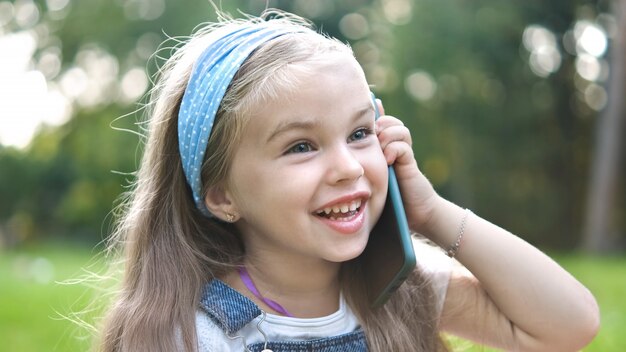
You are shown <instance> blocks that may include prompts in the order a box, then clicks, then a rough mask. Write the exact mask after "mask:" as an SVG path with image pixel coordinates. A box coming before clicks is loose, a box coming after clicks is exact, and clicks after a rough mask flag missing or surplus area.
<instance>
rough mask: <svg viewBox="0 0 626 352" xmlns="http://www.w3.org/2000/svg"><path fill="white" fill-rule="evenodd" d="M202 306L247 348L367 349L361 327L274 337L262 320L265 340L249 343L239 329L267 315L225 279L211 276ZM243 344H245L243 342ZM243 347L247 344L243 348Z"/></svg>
mask: <svg viewBox="0 0 626 352" xmlns="http://www.w3.org/2000/svg"><path fill="white" fill-rule="evenodd" d="M200 307H201V308H202V310H204V312H206V314H207V315H208V316H209V317H210V318H211V320H212V321H213V322H214V323H215V324H216V325H217V326H218V327H219V328H220V329H222V331H224V333H225V334H226V336H228V337H229V338H231V339H235V338H241V339H242V342H243V344H244V345H245V346H246V351H252V352H262V351H265V350H269V351H273V352H308V351H319V352H366V351H367V343H366V341H365V334H364V333H363V330H361V329H360V328H359V329H357V330H355V331H353V332H351V333H347V334H343V335H339V336H331V337H324V338H319V339H313V340H307V341H272V340H271V339H268V337H267V336H266V335H265V333H264V332H263V330H262V328H263V327H262V322H263V320H261V321H260V322H259V323H258V324H257V329H258V330H259V332H260V333H261V334H262V335H263V336H264V337H265V342H260V343H254V344H250V345H247V344H245V339H243V337H242V336H240V335H238V334H237V332H238V331H239V330H240V329H242V328H243V327H244V326H246V325H247V324H248V323H250V322H252V321H253V320H254V319H255V318H257V317H258V316H260V315H263V316H265V312H263V311H262V310H261V309H260V308H259V307H258V306H257V305H256V304H254V302H252V301H251V300H250V299H248V298H247V297H245V296H243V295H242V294H240V293H239V292H237V291H235V290H234V289H232V288H231V287H229V286H227V285H226V284H224V283H223V282H222V281H220V280H217V279H214V280H211V282H209V283H208V284H207V285H206V286H205V287H204V290H203V292H202V297H201V299H200ZM242 347H243V346H242ZM242 349H243V348H242Z"/></svg>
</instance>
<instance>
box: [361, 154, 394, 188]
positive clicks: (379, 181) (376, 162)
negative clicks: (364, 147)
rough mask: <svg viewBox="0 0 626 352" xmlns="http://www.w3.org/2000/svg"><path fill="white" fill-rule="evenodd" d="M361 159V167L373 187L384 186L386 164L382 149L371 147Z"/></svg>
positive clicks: (386, 172) (385, 181)
mask: <svg viewBox="0 0 626 352" xmlns="http://www.w3.org/2000/svg"><path fill="white" fill-rule="evenodd" d="M363 160H364V162H363V163H362V165H363V168H364V169H365V173H366V175H367V176H368V179H369V180H370V182H371V183H372V186H373V187H375V188H380V187H383V188H386V187H387V178H388V165H387V161H386V160H385V156H384V155H383V152H382V150H380V148H378V149H375V148H373V150H371V151H370V152H369V153H368V154H367V156H366V157H365V158H364V159H363Z"/></svg>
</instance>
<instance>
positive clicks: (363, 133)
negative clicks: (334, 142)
mask: <svg viewBox="0 0 626 352" xmlns="http://www.w3.org/2000/svg"><path fill="white" fill-rule="evenodd" d="M369 134H370V131H369V130H368V129H367V128H361V129H359V130H356V131H354V133H352V135H350V138H349V140H350V141H358V140H361V139H365V138H366V137H367V136H368V135H369Z"/></svg>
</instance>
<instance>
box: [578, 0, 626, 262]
mask: <svg viewBox="0 0 626 352" xmlns="http://www.w3.org/2000/svg"><path fill="white" fill-rule="evenodd" d="M611 4H612V12H613V14H614V15H615V18H616V19H617V30H616V32H615V36H614V38H613V46H612V49H611V59H610V62H609V64H610V71H611V77H610V79H609V89H608V90H609V96H608V106H607V108H606V110H604V112H603V113H602V114H601V117H600V119H598V122H597V127H596V136H595V146H594V147H595V148H594V155H593V162H592V163H591V168H590V170H591V182H590V184H589V190H588V203H587V214H586V223H585V233H584V247H585V249H586V250H587V251H589V252H608V251H614V250H615V249H616V245H619V243H618V242H619V241H620V239H618V238H615V237H616V234H615V231H616V230H615V227H616V219H615V218H616V215H617V211H615V210H614V209H615V205H616V199H615V198H616V195H618V194H619V192H618V179H619V176H618V175H619V174H620V172H621V170H620V165H623V163H622V160H623V159H622V154H623V150H622V148H623V147H622V140H621V139H622V138H623V136H624V119H626V109H625V106H624V97H626V89H625V85H626V1H612V3H611Z"/></svg>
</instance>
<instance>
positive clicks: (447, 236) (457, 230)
mask: <svg viewBox="0 0 626 352" xmlns="http://www.w3.org/2000/svg"><path fill="white" fill-rule="evenodd" d="M468 212H469V211H468V210H466V209H464V208H461V207H459V206H458V205H456V204H454V203H452V202H450V201H448V200H447V199H445V198H442V197H438V199H437V200H436V203H435V204H434V206H433V210H432V213H431V216H430V219H429V220H428V222H426V223H425V224H424V225H425V226H424V228H423V230H422V231H421V232H420V234H422V235H424V236H426V237H427V238H429V239H430V240H431V241H433V242H435V243H436V244H437V245H438V246H440V247H441V248H443V249H444V250H445V251H449V250H450V249H451V248H453V247H455V244H456V247H458V246H459V245H460V241H459V235H461V231H462V232H464V231H465V228H464V227H465V222H466V221H467V217H468ZM461 239H462V238H461ZM457 242H459V243H458V244H457ZM456 250H458V248H456ZM456 250H454V253H453V254H456Z"/></svg>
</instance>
